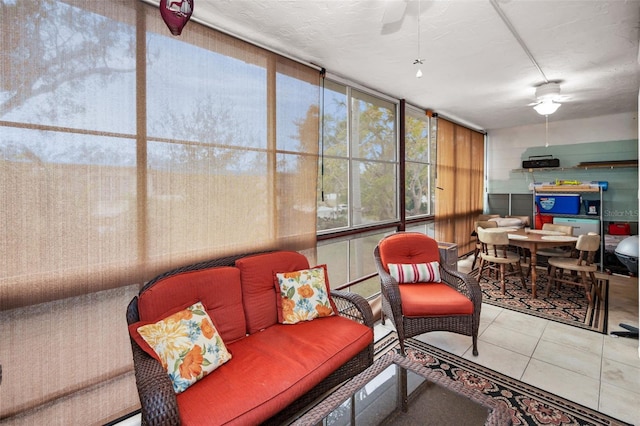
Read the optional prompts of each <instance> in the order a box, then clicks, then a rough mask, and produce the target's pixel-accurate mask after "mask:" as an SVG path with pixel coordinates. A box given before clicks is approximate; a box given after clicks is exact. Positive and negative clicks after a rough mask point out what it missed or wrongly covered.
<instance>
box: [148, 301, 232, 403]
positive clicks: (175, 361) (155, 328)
mask: <svg viewBox="0 0 640 426" xmlns="http://www.w3.org/2000/svg"><path fill="white" fill-rule="evenodd" d="M137 331H138V333H139V334H140V336H141V337H142V338H143V339H144V340H145V342H147V343H148V344H149V346H151V348H152V349H153V350H154V351H155V353H156V355H157V356H158V357H157V358H158V360H159V361H160V363H161V364H162V366H163V367H164V369H165V370H167V373H168V374H169V378H170V379H171V382H172V383H173V390H174V391H175V392H176V393H180V392H183V391H184V390H186V389H187V388H188V387H189V386H191V385H192V384H194V383H195V382H197V381H198V380H200V379H202V378H203V377H204V376H206V375H207V374H209V373H211V372H212V371H213V370H215V369H216V368H218V367H219V366H221V365H222V364H224V363H225V362H227V361H229V360H230V359H231V353H229V351H228V350H227V348H226V346H225V345H224V342H223V341H222V338H221V337H220V334H218V330H216V328H215V326H214V325H213V322H212V321H211V318H210V317H209V315H208V314H207V312H206V311H205V309H204V306H203V305H202V303H201V302H197V303H195V304H193V305H191V306H189V307H188V308H187V309H184V310H182V311H179V312H176V313H175V314H173V315H170V316H168V317H167V318H164V319H163V320H160V321H158V322H156V323H154V324H147V325H143V326H141V327H138V329H137Z"/></svg>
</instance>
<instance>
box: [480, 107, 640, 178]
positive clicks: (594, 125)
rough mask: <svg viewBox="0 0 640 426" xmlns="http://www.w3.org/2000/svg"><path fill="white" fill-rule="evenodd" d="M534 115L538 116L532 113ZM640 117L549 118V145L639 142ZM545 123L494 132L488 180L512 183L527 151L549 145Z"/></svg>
mask: <svg viewBox="0 0 640 426" xmlns="http://www.w3.org/2000/svg"><path fill="white" fill-rule="evenodd" d="M532 113H535V112H534V111H532ZM638 128H639V126H638V114H637V113H624V114H615V115H605V116H600V117H593V118H588V119H580V120H565V121H557V122H556V121H553V115H551V116H550V117H549V131H548V141H549V145H550V146H553V145H554V144H555V145H569V144H577V143H588V142H602V141H616V140H629V139H638ZM545 142H546V139H545V121H544V117H543V116H540V124H536V125H529V126H519V127H509V128H504V129H496V130H490V131H489V132H488V134H487V169H486V170H487V179H488V181H489V182H491V181H492V180H508V179H509V172H510V171H511V170H513V169H519V168H520V167H522V154H523V153H524V152H525V150H526V149H527V148H531V147H543V146H544V145H545Z"/></svg>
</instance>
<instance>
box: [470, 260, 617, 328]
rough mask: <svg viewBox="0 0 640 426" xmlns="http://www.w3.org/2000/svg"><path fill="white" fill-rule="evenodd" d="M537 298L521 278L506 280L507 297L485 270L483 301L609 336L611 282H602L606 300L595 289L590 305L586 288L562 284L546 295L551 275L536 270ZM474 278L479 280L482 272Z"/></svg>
mask: <svg viewBox="0 0 640 426" xmlns="http://www.w3.org/2000/svg"><path fill="white" fill-rule="evenodd" d="M536 271H537V273H538V277H537V279H536V287H537V291H536V296H537V297H536V298H535V299H532V298H531V285H530V283H528V282H527V290H524V289H523V288H522V283H521V282H520V279H519V278H518V277H517V276H509V277H507V278H506V280H505V294H504V295H503V294H502V293H501V290H500V281H498V280H495V279H494V278H487V277H488V272H486V271H485V273H484V275H483V277H482V279H481V280H480V287H481V288H482V293H483V297H482V301H483V302H485V303H488V304H490V305H495V306H499V307H501V308H506V309H511V310H513V311H518V312H523V313H525V314H528V315H534V316H537V317H541V318H545V319H549V320H553V321H557V322H562V323H564V324H569V325H572V326H575V327H580V328H585V329H588V330H592V331H597V332H599V333H603V334H606V333H607V302H608V294H609V280H607V279H601V278H600V279H598V282H599V285H600V287H601V288H602V297H603V298H602V299H601V298H599V297H597V296H596V294H595V289H592V292H591V293H592V297H593V299H594V301H595V302H594V304H593V305H592V306H589V302H588V300H587V296H586V294H585V292H584V289H583V287H581V286H575V285H562V286H561V287H560V288H559V289H551V292H550V293H549V297H546V296H545V293H546V289H547V284H548V282H549V281H548V280H549V279H548V276H547V270H546V269H543V268H537V269H536ZM472 275H474V276H475V277H476V278H477V275H478V271H477V270H475V271H474V272H473V273H472Z"/></svg>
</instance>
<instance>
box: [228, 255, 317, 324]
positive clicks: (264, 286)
mask: <svg viewBox="0 0 640 426" xmlns="http://www.w3.org/2000/svg"><path fill="white" fill-rule="evenodd" d="M236 266H237V267H238V268H239V269H240V276H241V279H242V300H243V302H244V311H245V316H246V319H247V332H248V333H249V334H253V333H255V332H256V331H260V330H263V329H265V328H267V327H270V326H272V325H274V324H277V322H278V309H277V304H276V303H277V302H276V289H275V286H274V280H275V279H276V278H275V274H276V273H278V272H290V271H298V270H300V269H307V268H309V261H308V260H307V258H306V257H305V256H304V255H302V254H300V253H298V252H295V251H276V252H273V253H265V254H257V255H254V256H247V257H243V258H241V259H238V260H237V261H236Z"/></svg>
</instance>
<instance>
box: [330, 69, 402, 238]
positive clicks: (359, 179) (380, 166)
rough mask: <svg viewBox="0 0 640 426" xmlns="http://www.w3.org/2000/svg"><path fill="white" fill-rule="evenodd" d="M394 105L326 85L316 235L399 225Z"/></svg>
mask: <svg viewBox="0 0 640 426" xmlns="http://www.w3.org/2000/svg"><path fill="white" fill-rule="evenodd" d="M396 110H397V104H396V103H393V102H390V101H388V100H384V99H382V98H380V97H376V96H373V95H370V94H367V93H364V92H362V91H359V90H355V89H353V88H351V87H348V86H345V85H343V84H341V83H337V82H335V81H326V82H325V89H324V114H323V128H322V133H321V146H320V149H321V150H322V152H321V154H322V155H321V156H320V160H319V161H320V174H319V179H318V209H317V216H318V225H317V229H318V231H319V232H320V233H322V232H323V231H333V230H339V229H348V228H356V227H364V226H367V225H375V224H381V223H388V222H392V221H396V220H398V217H399V215H398V196H397V194H398V191H397V188H398V180H397V176H398V156H397V152H398V147H397V139H398V138H397V125H396V122H397V119H396V117H397V114H396Z"/></svg>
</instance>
